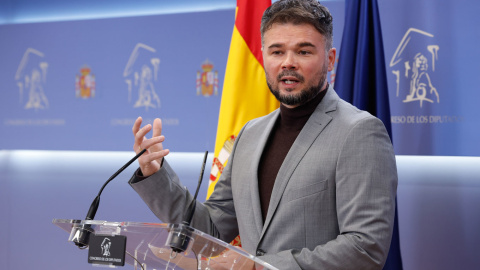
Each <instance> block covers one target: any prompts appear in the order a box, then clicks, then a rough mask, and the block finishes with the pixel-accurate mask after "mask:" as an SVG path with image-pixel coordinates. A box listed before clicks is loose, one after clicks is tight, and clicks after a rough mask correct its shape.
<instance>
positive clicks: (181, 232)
mask: <svg viewBox="0 0 480 270" xmlns="http://www.w3.org/2000/svg"><path fill="white" fill-rule="evenodd" d="M207 157H208V151H205V156H204V157H203V164H202V169H201V171H200V177H199V179H198V184H197V190H196V191H195V195H194V196H193V200H192V201H191V202H190V204H189V205H188V207H187V210H186V211H185V215H184V216H183V221H182V224H180V225H179V226H175V228H172V231H171V232H170V237H169V238H170V242H169V245H170V247H171V248H172V251H174V252H176V253H181V252H184V251H185V250H186V249H187V247H188V244H189V242H190V238H191V235H192V232H193V229H192V228H191V227H190V223H191V222H192V218H193V214H194V213H195V206H196V201H197V195H198V191H199V190H200V186H201V184H202V180H203V173H204V172H205V164H206V163H207Z"/></svg>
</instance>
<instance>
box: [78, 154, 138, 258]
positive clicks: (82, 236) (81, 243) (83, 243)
mask: <svg viewBox="0 0 480 270" xmlns="http://www.w3.org/2000/svg"><path fill="white" fill-rule="evenodd" d="M145 151H147V149H143V150H142V151H140V152H139V153H138V154H137V155H135V156H134V157H133V158H132V159H130V161H128V162H127V163H126V164H125V165H123V167H121V168H120V169H119V170H118V171H117V172H115V173H114V174H113V175H112V176H110V178H108V180H107V181H106V182H105V184H103V186H102V188H100V191H99V192H98V195H97V197H95V199H94V200H93V202H92V204H91V205H90V208H89V209H88V212H87V216H86V217H85V220H93V219H94V218H95V214H96V213H97V209H98V206H99V205H100V195H101V194H102V192H103V190H104V189H105V187H106V186H107V184H108V183H110V182H111V181H112V180H113V179H115V177H117V176H118V175H119V174H120V173H121V172H123V171H124V170H125V169H126V168H127V167H128V166H130V164H132V163H133V162H134V161H135V160H137V159H138V158H139V157H140V156H141V155H143V153H145ZM91 232H93V229H92V227H91V226H90V225H89V224H83V225H82V227H80V228H78V229H77V231H76V233H75V235H76V236H75V238H74V240H73V242H74V243H75V245H76V246H78V247H79V248H81V249H83V248H87V247H88V242H89V238H90V233H91Z"/></svg>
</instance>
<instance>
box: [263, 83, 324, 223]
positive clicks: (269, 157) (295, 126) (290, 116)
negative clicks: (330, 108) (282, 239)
mask: <svg viewBox="0 0 480 270" xmlns="http://www.w3.org/2000/svg"><path fill="white" fill-rule="evenodd" d="M327 89H328V84H327V87H326V88H325V90H323V91H321V92H320V93H319V94H318V95H317V96H316V97H314V98H313V99H311V100H310V101H308V102H307V103H305V104H303V105H301V106H298V107H296V108H292V109H290V108H287V107H285V106H283V105H280V116H279V117H278V119H277V122H276V123H275V126H274V127H273V129H272V132H271V133H270V137H269V139H268V142H267V144H266V145H265V149H264V150H263V154H262V158H261V159H260V164H259V166H258V189H259V192H260V204H261V207H262V217H263V221H264V222H265V218H266V217H267V211H268V205H269V204H270V197H271V195H272V189H273V185H274V184H275V179H276V178H277V174H278V171H279V170H280V166H282V163H283V160H284V159H285V157H286V156H287V153H288V151H289V150H290V147H292V145H293V142H294V141H295V139H296V138H297V136H298V134H299V133H300V131H301V130H302V128H303V126H304V125H305V123H307V121H308V119H309V118H310V116H311V115H312V113H313V112H314V111H315V109H316V108H317V105H318V104H319V103H320V102H321V101H322V99H323V97H324V96H325V94H326V93H327Z"/></svg>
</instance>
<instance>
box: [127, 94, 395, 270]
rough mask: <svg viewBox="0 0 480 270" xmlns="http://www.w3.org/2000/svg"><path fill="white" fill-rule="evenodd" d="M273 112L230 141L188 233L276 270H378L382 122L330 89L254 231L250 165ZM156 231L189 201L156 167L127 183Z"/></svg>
mask: <svg viewBox="0 0 480 270" xmlns="http://www.w3.org/2000/svg"><path fill="white" fill-rule="evenodd" d="M278 116H279V111H278V110H276V111H274V112H272V113H271V114H269V115H267V116H264V117H261V118H258V119H255V120H252V121H250V122H248V123H247V124H246V125H245V126H244V127H243V129H242V130H241V132H240V133H239V135H238V137H237V140H236V142H235V145H234V149H233V151H232V154H231V155H230V157H229V161H228V163H227V166H226V167H225V169H224V171H223V174H222V176H221V178H220V179H219V181H218V183H217V185H216V186H215V191H214V192H213V194H212V196H211V197H210V198H209V200H208V201H207V202H205V203H200V202H197V206H196V207H197V211H196V212H195V216H194V219H193V222H192V226H194V227H195V228H197V229H199V230H201V231H204V232H206V233H209V234H211V235H213V236H215V237H218V238H220V239H222V240H224V241H227V242H229V241H231V240H233V238H234V237H235V236H236V235H238V234H240V238H241V241H242V247H243V248H244V249H246V250H247V251H248V252H250V253H252V254H254V255H257V256H259V258H260V259H262V260H264V261H266V262H268V263H270V264H272V265H274V266H276V267H278V268H279V269H381V268H382V266H383V264H384V263H385V260H386V257H387V254H388V249H389V247H390V240H391V234H392V229H393V219H394V209H395V194H396V188H397V171H396V163H395V155H394V152H393V148H392V144H391V142H390V139H389V137H388V134H387V132H386V130H385V127H384V126H383V124H382V122H381V121H380V120H378V119H377V118H375V117H373V116H372V115H370V114H369V113H367V112H364V111H360V110H358V109H357V108H355V107H354V106H352V105H351V104H349V103H347V102H345V101H343V100H341V99H340V98H339V97H338V96H337V94H336V93H335V91H334V90H333V88H331V87H330V89H329V90H328V92H327V94H326V96H325V97H324V99H323V100H322V102H321V103H320V104H319V105H318V106H317V108H316V110H315V112H314V113H313V114H312V116H311V117H310V119H309V120H308V122H307V123H306V124H305V126H304V128H303V129H302V131H301V132H300V134H299V135H298V137H297V139H296V140H295V142H294V144H293V146H292V148H291V149H290V151H289V152H288V154H287V156H286V158H285V160H284V162H283V164H282V166H281V168H280V170H279V172H278V175H277V179H276V181H275V185H274V187H273V191H272V196H271V200H270V205H269V209H268V214H267V217H266V220H265V222H264V223H263V221H262V214H261V208H260V196H259V191H258V178H257V172H258V164H259V162H260V157H261V155H262V152H263V149H264V146H265V144H266V141H267V139H268V137H269V134H270V132H271V130H272V128H273V126H274V123H275V121H276V119H277V118H278ZM130 183H131V185H132V187H133V188H134V189H135V190H136V191H137V192H138V193H139V194H140V196H141V197H142V198H143V199H144V201H145V202H146V203H147V205H148V206H149V207H150V209H151V210H152V211H153V212H154V213H155V214H156V215H157V216H158V217H159V218H160V219H161V220H162V221H164V222H169V223H179V222H181V220H182V218H183V210H184V209H186V205H187V204H188V203H189V202H190V201H191V200H192V196H191V194H190V193H189V192H188V191H187V190H186V189H185V188H184V187H183V186H182V185H181V184H180V181H179V179H178V178H177V176H176V175H175V173H174V172H173V170H172V169H171V167H170V166H169V165H168V162H164V165H163V167H162V168H161V170H160V171H158V172H157V173H156V174H154V175H152V176H150V177H149V178H147V179H145V180H143V181H136V180H135V176H134V177H132V180H131V181H130Z"/></svg>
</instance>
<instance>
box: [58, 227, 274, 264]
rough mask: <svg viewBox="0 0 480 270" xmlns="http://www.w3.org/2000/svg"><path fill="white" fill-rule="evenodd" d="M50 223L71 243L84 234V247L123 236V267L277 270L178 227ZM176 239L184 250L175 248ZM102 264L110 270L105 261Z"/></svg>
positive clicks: (235, 250) (199, 232)
mask: <svg viewBox="0 0 480 270" xmlns="http://www.w3.org/2000/svg"><path fill="white" fill-rule="evenodd" d="M53 223H54V224H55V225H57V226H58V227H60V228H62V229H63V230H65V231H66V232H67V233H69V234H70V237H69V238H68V240H69V241H72V242H76V241H78V240H79V239H78V237H79V232H86V237H85V235H84V238H86V240H85V239H83V240H81V241H87V243H86V245H88V238H89V237H90V236H92V235H95V236H96V235H102V236H112V237H114V236H125V237H126V248H125V254H126V255H125V263H127V264H130V265H132V266H133V268H134V269H142V270H153V269H156V270H160V269H185V270H189V269H196V270H200V269H202V270H213V269H245V267H246V266H247V265H249V266H255V269H265V270H266V269H272V270H273V269H277V268H275V267H273V266H271V265H269V264H268V263H266V262H264V261H262V260H260V259H258V258H257V257H255V256H253V255H251V254H249V253H247V252H245V251H243V250H242V249H239V248H237V247H234V246H232V245H229V244H227V243H225V242H223V241H221V240H219V239H217V238H215V237H212V236H210V235H208V234H205V233H203V232H201V231H198V230H196V229H193V228H191V227H186V226H184V225H181V224H165V223H164V224H159V223H140V222H108V221H98V220H72V219H54V220H53ZM179 239H180V240H181V243H183V244H185V246H183V247H182V246H177V245H178V240H179ZM172 246H173V248H174V250H177V251H178V252H175V251H173V250H172ZM90 248H92V247H90ZM183 250H184V251H183ZM105 257H107V256H106V255H105ZM105 264H106V265H107V266H113V264H111V263H109V262H108V258H105Z"/></svg>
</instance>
